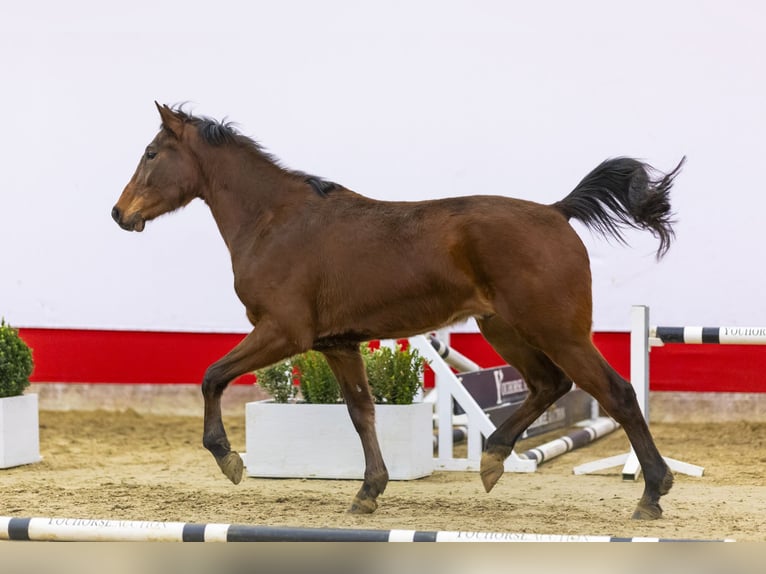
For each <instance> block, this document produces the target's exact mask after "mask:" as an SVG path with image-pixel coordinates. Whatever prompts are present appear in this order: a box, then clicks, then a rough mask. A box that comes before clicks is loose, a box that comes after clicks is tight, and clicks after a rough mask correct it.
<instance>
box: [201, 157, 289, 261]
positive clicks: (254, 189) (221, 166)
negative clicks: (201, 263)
mask: <svg viewBox="0 0 766 574" xmlns="http://www.w3.org/2000/svg"><path fill="white" fill-rule="evenodd" d="M213 155H214V156H215V157H213V158H211V161H209V162H208V163H207V164H206V165H204V166H203V173H205V179H206V181H207V185H206V189H205V191H204V193H203V194H202V198H203V199H204V201H205V203H207V205H208V206H209V207H210V211H211V213H212V214H213V218H214V219H215V222H216V224H217V225H218V229H219V231H220V233H221V236H222V237H223V239H224V241H225V242H226V245H227V246H228V247H229V250H231V249H232V245H233V244H234V243H235V242H236V241H237V238H238V237H245V238H250V239H251V238H252V237H253V236H254V234H258V229H259V227H266V226H268V225H269V224H270V223H271V221H272V220H273V218H274V215H275V213H276V212H278V211H282V209H283V208H284V207H285V205H286V204H287V203H289V201H290V196H291V195H292V194H290V193H289V190H290V189H291V188H292V187H293V185H294V183H295V176H294V175H292V174H291V173H289V172H287V171H286V170H284V169H282V168H281V167H279V166H278V165H276V164H274V163H273V162H272V161H270V160H269V159H268V158H266V157H263V156H261V155H260V154H259V153H258V152H257V151H253V150H248V149H238V148H234V149H226V148H221V149H219V150H216V152H215V153H214V154H213Z"/></svg>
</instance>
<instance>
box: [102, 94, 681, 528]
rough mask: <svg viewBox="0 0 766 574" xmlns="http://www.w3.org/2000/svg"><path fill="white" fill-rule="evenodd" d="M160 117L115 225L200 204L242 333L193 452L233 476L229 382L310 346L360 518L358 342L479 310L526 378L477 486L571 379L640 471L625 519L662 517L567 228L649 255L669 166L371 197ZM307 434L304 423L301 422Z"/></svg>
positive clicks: (663, 471)
mask: <svg viewBox="0 0 766 574" xmlns="http://www.w3.org/2000/svg"><path fill="white" fill-rule="evenodd" d="M155 105H156V106H157V109H158V110H159V113H160V117H161V127H160V131H159V133H157V135H156V137H155V138H154V139H153V140H152V141H151V143H149V145H148V146H147V147H146V150H145V152H144V154H143V156H142V157H141V159H140V161H139V164H138V167H137V169H136V172H135V173H134V174H133V177H132V178H131V179H130V181H129V183H128V184H127V186H126V187H125V189H124V191H123V192H122V194H121V195H120V197H119V200H118V201H117V203H116V205H115V206H114V208H113V210H112V217H113V218H114V220H115V221H116V222H117V223H118V224H119V225H120V227H122V228H123V229H126V230H128V231H143V229H144V226H145V225H146V222H147V221H150V220H152V219H154V218H155V217H157V216H159V215H162V214H164V213H167V212H170V211H173V210H175V209H178V208H180V207H182V206H185V205H186V204H188V203H189V202H190V201H192V200H193V199H195V198H200V199H202V200H203V201H204V202H205V203H206V204H207V205H208V206H209V208H210V210H211V212H212V215H213V218H214V219H215V221H216V223H217V225H218V229H219V230H220V233H221V235H222V236H223V240H224V241H225V243H226V246H227V247H228V249H229V252H230V254H231V263H232V268H233V272H234V289H235V291H236V293H237V295H238V297H239V299H240V300H241V301H242V303H243V304H244V306H245V308H246V313H247V317H248V319H249V320H250V322H251V323H252V325H253V330H252V331H251V332H250V333H249V334H248V335H247V336H245V337H244V339H243V340H242V341H241V342H240V343H239V344H238V345H237V346H236V347H234V349H232V350H231V351H230V352H229V353H228V354H226V355H225V356H224V357H223V358H221V359H220V360H218V361H216V362H215V363H213V364H212V365H211V366H210V367H209V368H208V369H207V370H206V372H205V375H204V378H203V381H202V394H203V397H204V432H203V444H204V446H205V447H206V448H207V449H208V450H209V451H210V452H211V453H212V454H213V456H214V457H215V460H216V461H217V463H218V465H219V466H220V468H221V470H222V471H223V473H224V474H225V475H226V476H227V477H228V478H229V479H230V480H231V481H232V482H233V483H235V484H237V483H239V482H240V480H241V479H242V472H243V463H242V459H241V457H240V456H239V454H237V453H236V452H234V451H232V449H231V446H230V444H229V440H228V438H227V436H226V431H225V429H224V426H223V423H222V421H221V394H222V393H223V391H224V389H225V388H226V386H227V385H228V384H229V382H230V381H232V380H233V379H235V378H236V377H238V376H240V375H242V374H245V373H249V372H252V371H254V370H256V369H259V368H261V367H265V366H268V365H270V364H273V363H276V362H278V361H280V360H282V359H284V358H287V357H290V356H293V355H296V354H299V353H302V352H304V351H307V350H309V349H315V350H317V351H320V352H321V353H322V354H323V355H324V356H325V358H326V359H327V362H328V363H329V366H330V367H331V369H332V371H333V373H334V374H335V376H336V378H337V380H338V383H339V384H340V387H341V389H342V393H343V397H344V400H345V402H346V404H347V406H348V412H349V414H350V416H351V419H352V421H353V424H354V427H355V429H356V430H357V432H358V433H359V436H360V439H361V442H362V447H363V451H364V459H365V471H364V481H363V484H362V486H361V487H360V489H359V491H358V493H357V494H356V495H355V497H354V499H353V501H352V503H351V507H350V509H349V511H350V512H353V513H370V512H373V511H374V510H375V509H376V508H377V505H378V502H377V499H378V496H379V495H380V494H381V493H382V492H383V491H384V489H385V488H386V484H387V483H388V472H387V470H386V466H385V463H384V461H383V458H382V456H381V452H380V447H379V445H378V440H377V437H376V433H375V422H374V405H373V400H372V397H371V394H370V390H369V387H368V385H367V380H366V375H365V371H364V366H363V364H362V357H361V355H360V351H359V346H360V343H361V342H364V341H368V340H371V339H400V338H405V337H408V336H411V335H414V334H418V333H425V332H429V331H433V330H436V329H438V328H441V327H444V326H447V325H450V324H453V323H455V322H458V321H462V320H465V319H467V318H469V317H474V318H475V319H476V321H477V323H478V325H479V328H480V330H481V333H482V334H483V336H484V337H485V338H486V339H487V341H488V342H489V343H490V344H491V345H492V346H493V347H494V349H495V350H496V351H497V352H498V353H499V354H500V355H501V356H502V357H503V359H504V360H505V361H507V362H508V363H509V364H511V365H513V366H515V367H516V368H517V369H518V370H519V371H520V372H521V373H522V375H523V376H524V380H525V381H526V383H527V385H528V386H529V395H528V398H527V400H526V401H525V402H524V404H523V405H522V406H521V407H520V408H519V409H518V410H517V411H516V412H514V413H513V414H512V415H511V416H510V417H509V418H508V419H507V420H506V421H505V422H503V423H502V424H501V425H500V426H499V427H498V428H497V430H495V432H493V433H492V435H491V436H489V437H488V438H487V440H486V447H485V450H484V453H483V454H482V459H481V469H480V470H481V472H480V476H481V480H482V483H483V485H484V488H485V489H486V491H487V492H489V491H490V490H491V489H492V488H493V486H494V485H495V484H496V483H497V481H498V479H499V478H500V476H501V475H502V474H503V461H504V460H505V459H506V458H507V457H508V456H509V455H510V453H511V451H512V449H513V447H514V444H515V443H516V440H517V439H518V438H519V436H520V435H521V434H522V432H523V431H524V430H525V429H526V428H527V427H528V426H529V425H530V424H531V423H532V422H533V421H534V420H535V419H537V417H538V416H539V415H540V414H542V413H543V412H544V411H545V409H546V408H548V407H549V406H550V405H551V404H552V403H553V402H554V401H555V400H556V399H558V398H560V397H561V396H563V395H564V394H565V393H566V392H567V391H568V390H569V389H570V388H571V386H572V381H576V383H577V385H578V386H579V387H580V388H582V389H583V390H585V391H586V392H588V393H589V394H591V395H592V396H593V397H594V398H595V399H596V400H598V402H599V403H600V404H601V406H602V407H603V408H604V410H605V411H606V412H607V413H609V414H610V415H611V416H612V417H614V418H615V419H616V420H617V422H619V423H620V425H622V427H623V429H624V430H625V432H626V433H627V436H628V438H629V440H630V442H631V444H632V445H633V448H634V450H635V452H636V455H637V457H638V460H639V462H640V463H641V467H642V470H643V474H644V482H645V486H644V492H643V495H642V497H641V499H640V500H639V502H638V505H637V507H636V510H635V512H634V514H633V518H637V519H655V518H659V517H660V516H662V509H661V507H660V504H659V501H660V497H661V496H662V495H664V494H666V493H667V492H668V491H669V490H670V488H671V486H672V484H673V474H672V473H671V471H670V469H669V468H668V466H667V465H666V463H665V461H664V460H663V459H662V456H661V455H660V453H659V451H658V449H657V447H656V445H655V443H654V440H653V438H652V435H651V433H650V431H649V427H648V426H647V423H646V421H645V420H644V417H643V416H642V415H641V410H640V408H639V405H638V402H637V401H636V396H635V393H634V391H633V388H632V386H631V385H630V383H629V382H627V381H626V380H625V379H623V378H622V377H621V376H620V375H619V374H618V373H617V372H616V371H615V370H614V369H613V368H612V367H611V366H610V365H609V364H608V363H607V361H606V360H605V359H604V358H603V356H602V355H601V354H600V353H599V351H598V350H597V349H596V348H595V347H594V345H593V342H592V339H591V315H592V301H591V275H590V265H589V259H588V254H587V251H586V249H585V246H584V245H583V243H582V241H581V240H580V237H579V236H578V235H577V233H576V232H575V231H574V229H573V228H572V227H571V226H570V225H569V220H570V219H577V220H579V221H581V222H582V223H583V224H585V225H586V226H587V227H589V228H591V229H593V230H595V231H597V232H600V233H602V234H603V235H606V236H612V237H614V238H616V239H617V240H619V241H621V242H623V243H624V242H625V238H624V235H623V231H622V230H623V229H625V228H636V229H644V230H648V231H649V232H651V233H652V234H653V235H655V236H656V237H657V238H658V240H659V247H658V250H657V258H658V259H659V258H661V257H662V255H664V254H665V252H666V251H667V250H668V248H669V246H670V243H671V240H672V238H673V237H674V233H673V227H672V224H673V215H672V212H671V207H670V200H669V192H670V189H671V186H672V184H673V180H674V178H675V176H676V175H677V174H678V172H679V170H680V168H681V166H682V164H683V162H684V159H682V160H681V162H680V163H679V164H678V166H676V168H675V169H673V170H672V171H671V172H669V173H667V174H662V173H660V172H657V171H655V170H653V169H652V168H651V167H650V166H649V165H647V164H645V163H643V162H641V161H638V160H636V159H631V158H627V157H619V158H614V159H608V160H606V161H604V162H603V163H601V164H600V165H599V166H597V167H596V168H595V169H593V171H591V172H590V173H589V174H588V175H586V176H585V178H584V179H583V180H582V181H581V182H580V183H579V184H578V185H577V186H576V187H575V188H574V190H573V191H572V192H571V193H569V195H567V196H566V197H565V198H564V199H562V200H560V201H557V202H555V203H552V204H550V205H542V204H539V203H534V202H531V201H525V200H522V199H512V198H507V197H501V196H486V195H485V196H481V195H477V196H470V197H455V198H448V199H439V200H430V201H412V202H404V201H395V202H394V201H377V200H374V199H370V198H367V197H364V196H362V195H359V194H357V193H355V192H353V191H351V190H350V189H347V188H345V187H343V186H342V185H339V184H337V183H333V182H330V181H327V180H325V179H322V178H320V177H315V176H311V175H308V174H306V173H303V172H299V171H293V170H289V169H286V168H284V167H283V166H281V165H280V163H279V162H278V161H277V160H276V159H275V158H274V157H273V156H271V155H270V154H268V153H266V152H265V151H264V150H263V149H262V148H261V146H260V145H259V144H257V143H256V142H255V141H253V140H252V139H250V138H248V137H245V136H243V135H242V134H240V133H239V132H238V131H237V130H236V129H235V128H234V127H233V126H232V125H231V124H230V123H226V122H218V121H215V120H213V119H210V118H206V117H196V116H194V115H192V114H190V113H188V112H186V111H184V110H183V108H182V107H178V106H175V107H169V106H167V105H160V104H157V103H156V102H155ZM306 431H307V432H306V437H307V440H310V436H311V429H306Z"/></svg>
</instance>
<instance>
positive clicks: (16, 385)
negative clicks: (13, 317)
mask: <svg viewBox="0 0 766 574" xmlns="http://www.w3.org/2000/svg"><path fill="white" fill-rule="evenodd" d="M33 367H34V362H33V361H32V351H31V350H30V349H29V347H28V346H27V344H26V343H25V342H24V341H23V340H22V339H21V337H19V333H18V331H17V330H16V329H13V328H12V327H11V326H10V325H7V324H6V323H5V319H0V398H2V397H15V396H17V395H21V394H23V393H24V389H26V388H27V387H28V386H29V377H30V375H31V374H32V368H33Z"/></svg>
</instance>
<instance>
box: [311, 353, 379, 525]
mask: <svg viewBox="0 0 766 574" xmlns="http://www.w3.org/2000/svg"><path fill="white" fill-rule="evenodd" d="M321 352H322V354H323V355H324V356H325V358H326V359H327V363H328V364H329V365H330V369H332V372H333V374H334V375H335V378H336V379H337V380H338V383H339V384H340V388H341V392H342V393H343V398H344V400H345V401H346V406H347V407H348V413H349V415H350V416H351V421H352V422H353V424H354V428H355V429H356V432H357V433H359V438H360V439H361V441H362V450H363V451H364V462H365V468H364V482H363V483H362V486H361V488H360V489H359V492H358V493H357V494H356V496H355V497H354V499H353V501H352V502H351V507H350V508H349V510H348V511H349V512H350V513H352V514H370V513H372V512H375V510H376V509H377V508H378V496H379V495H381V494H383V491H384V490H385V489H386V485H387V484H388V470H387V469H386V465H385V463H384V462H383V455H382V454H381V451H380V445H379V443H378V437H377V433H376V432H375V402H374V400H373V398H372V393H371V392H370V387H369V385H368V383H367V374H366V372H365V368H364V362H363V360H362V355H361V354H360V353H359V346H358V345H356V344H354V345H351V344H349V345H347V346H344V345H341V346H337V347H333V348H331V349H322V351H321Z"/></svg>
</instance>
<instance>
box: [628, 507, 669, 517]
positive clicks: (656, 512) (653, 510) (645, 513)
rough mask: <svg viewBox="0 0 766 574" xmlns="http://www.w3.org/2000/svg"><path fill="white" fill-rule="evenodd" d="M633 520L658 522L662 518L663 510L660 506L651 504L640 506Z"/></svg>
mask: <svg viewBox="0 0 766 574" xmlns="http://www.w3.org/2000/svg"><path fill="white" fill-rule="evenodd" d="M631 518H632V519H633V520H657V519H658V518H662V508H660V505H659V504H650V505H646V506H642V505H640V504H639V505H638V506H637V507H636V511H635V512H634V513H633V516H632V517H631Z"/></svg>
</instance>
